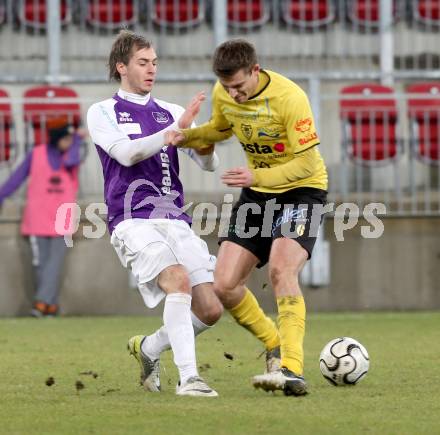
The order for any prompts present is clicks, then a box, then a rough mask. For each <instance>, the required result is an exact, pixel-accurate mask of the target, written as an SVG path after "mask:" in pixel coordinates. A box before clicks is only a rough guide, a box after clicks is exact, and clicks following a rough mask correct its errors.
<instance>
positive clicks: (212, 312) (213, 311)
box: [204, 299, 223, 325]
mask: <svg viewBox="0 0 440 435" xmlns="http://www.w3.org/2000/svg"><path fill="white" fill-rule="evenodd" d="M222 314H223V305H222V304H221V302H220V301H219V300H218V299H217V300H216V301H215V303H213V304H211V305H210V306H209V307H208V309H207V310H205V313H204V323H206V324H207V325H214V323H216V322H217V321H218V320H219V319H220V317H221V316H222Z"/></svg>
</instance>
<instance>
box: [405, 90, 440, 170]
mask: <svg viewBox="0 0 440 435" xmlns="http://www.w3.org/2000/svg"><path fill="white" fill-rule="evenodd" d="M407 92H408V94H410V95H409V98H408V116H409V120H410V148H411V156H412V157H415V158H417V159H418V160H420V161H423V162H425V163H429V164H433V163H435V164H438V163H439V160H440V153H439V147H440V82H436V83H414V84H412V85H410V86H408V87H407ZM412 94H420V96H421V97H419V98H417V95H415V96H414V95H412Z"/></svg>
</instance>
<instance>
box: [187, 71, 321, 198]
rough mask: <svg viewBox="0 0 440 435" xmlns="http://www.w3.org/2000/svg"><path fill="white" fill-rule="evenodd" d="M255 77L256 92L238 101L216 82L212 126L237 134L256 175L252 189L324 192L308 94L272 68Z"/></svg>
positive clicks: (278, 191)
mask: <svg viewBox="0 0 440 435" xmlns="http://www.w3.org/2000/svg"><path fill="white" fill-rule="evenodd" d="M259 78H260V80H259V86H258V89H257V91H256V94H255V95H254V96H252V97H251V98H250V99H249V100H248V101H246V102H245V103H236V102H235V101H234V100H233V98H231V97H230V95H229V94H228V92H227V91H226V90H225V89H224V88H223V86H222V85H221V84H220V83H219V82H217V83H216V85H215V86H214V90H213V95H212V97H213V98H212V100H213V108H212V109H213V110H212V117H211V119H210V121H209V123H208V124H209V126H210V128H212V129H214V130H216V131H217V132H224V136H225V137H227V136H228V135H230V134H231V132H232V133H233V134H234V135H235V136H236V137H237V139H238V140H239V142H240V144H241V147H242V148H243V150H244V151H245V153H246V157H247V161H248V165H249V168H251V169H252V170H253V172H254V175H255V180H256V183H255V186H253V187H252V189H254V190H256V191H259V192H274V193H281V192H285V191H287V190H290V189H294V188H298V187H314V188H317V189H323V190H327V171H326V168H325V165H324V161H323V159H322V157H321V154H320V152H319V150H318V148H317V147H316V145H318V144H319V138H318V134H317V132H316V128H315V124H314V121H313V115H312V111H311V108H310V104H309V101H308V98H307V95H306V94H305V92H304V91H303V90H302V89H301V88H300V87H299V86H298V85H296V84H295V83H294V82H292V81H291V80H289V79H287V78H286V77H283V76H282V75H280V74H277V73H275V72H272V71H267V70H264V71H263V70H262V71H260V77H259ZM199 128H203V125H202V126H200V127H199ZM196 130H197V129H196ZM186 131H188V130H186ZM189 131H191V130H189ZM228 133H229V134H228ZM190 136H191V137H192V138H194V139H195V137H196V136H192V135H190ZM199 139H200V138H199Z"/></svg>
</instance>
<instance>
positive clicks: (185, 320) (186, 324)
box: [163, 293, 198, 384]
mask: <svg viewBox="0 0 440 435" xmlns="http://www.w3.org/2000/svg"><path fill="white" fill-rule="evenodd" d="M163 323H164V325H165V328H166V329H167V331H168V338H169V340H170V343H171V349H172V350H173V354H174V364H176V366H177V368H178V370H179V375H180V382H181V383H182V384H183V383H185V382H186V380H187V379H188V378H190V377H192V376H198V372H197V364H196V350H195V340H194V328H193V326H192V323H191V295H188V294H186V293H171V294H168V295H167V297H166V298H165V307H164V310H163Z"/></svg>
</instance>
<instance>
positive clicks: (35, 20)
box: [17, 0, 71, 30]
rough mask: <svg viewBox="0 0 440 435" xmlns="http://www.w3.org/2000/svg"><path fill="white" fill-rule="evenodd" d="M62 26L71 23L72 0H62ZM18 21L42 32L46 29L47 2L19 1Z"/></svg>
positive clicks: (44, 0)
mask: <svg viewBox="0 0 440 435" xmlns="http://www.w3.org/2000/svg"><path fill="white" fill-rule="evenodd" d="M60 3H61V7H60V18H61V24H63V25H65V24H68V23H69V22H70V21H71V7H70V0H61V1H60ZM17 11H18V21H19V22H20V23H21V24H23V25H25V26H27V27H30V28H33V29H37V30H42V29H45V28H46V19H47V10H46V0H17Z"/></svg>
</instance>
